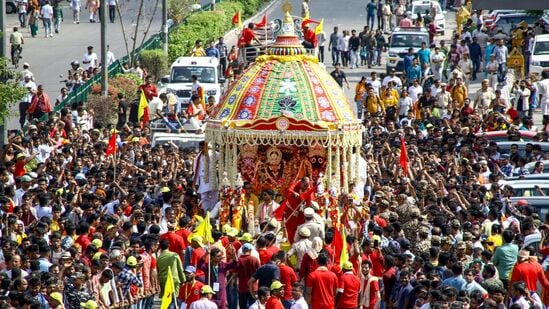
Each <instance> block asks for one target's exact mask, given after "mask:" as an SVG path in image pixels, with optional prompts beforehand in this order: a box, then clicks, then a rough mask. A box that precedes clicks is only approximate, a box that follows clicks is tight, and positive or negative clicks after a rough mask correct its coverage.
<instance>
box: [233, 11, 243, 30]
mask: <svg viewBox="0 0 549 309" xmlns="http://www.w3.org/2000/svg"><path fill="white" fill-rule="evenodd" d="M232 21H233V25H238V28H242V20H241V19H240V11H238V12H236V14H234V16H233V20H232Z"/></svg>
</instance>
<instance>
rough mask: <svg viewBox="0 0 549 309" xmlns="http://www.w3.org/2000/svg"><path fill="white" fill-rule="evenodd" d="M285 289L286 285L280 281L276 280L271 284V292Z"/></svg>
mask: <svg viewBox="0 0 549 309" xmlns="http://www.w3.org/2000/svg"><path fill="white" fill-rule="evenodd" d="M283 287H284V284H282V283H281V282H280V281H278V280H275V281H273V283H271V291H274V290H280V289H281V288H283Z"/></svg>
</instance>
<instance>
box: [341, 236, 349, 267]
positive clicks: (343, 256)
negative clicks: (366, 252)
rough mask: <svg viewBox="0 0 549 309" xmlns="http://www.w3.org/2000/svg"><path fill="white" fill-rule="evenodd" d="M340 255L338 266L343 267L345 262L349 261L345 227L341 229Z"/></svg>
mask: <svg viewBox="0 0 549 309" xmlns="http://www.w3.org/2000/svg"><path fill="white" fill-rule="evenodd" d="M341 240H342V242H343V244H342V245H341V255H340V256H339V266H343V264H345V262H347V261H349V251H348V250H347V236H346V235H345V227H343V226H342V227H341Z"/></svg>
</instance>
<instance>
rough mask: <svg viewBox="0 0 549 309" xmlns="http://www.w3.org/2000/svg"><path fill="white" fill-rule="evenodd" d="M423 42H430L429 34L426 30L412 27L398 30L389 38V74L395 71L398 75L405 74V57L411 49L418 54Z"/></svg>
mask: <svg viewBox="0 0 549 309" xmlns="http://www.w3.org/2000/svg"><path fill="white" fill-rule="evenodd" d="M422 42H429V33H428V32H427V30H425V28H421V27H410V28H398V27H397V28H396V29H395V31H393V33H392V34H391V36H390V37H389V51H388V56H387V74H389V72H390V71H391V70H392V69H394V70H395V71H396V73H397V74H402V73H404V56H405V55H406V54H407V53H408V49H409V48H413V49H414V53H417V51H418V50H420V49H421V43H422Z"/></svg>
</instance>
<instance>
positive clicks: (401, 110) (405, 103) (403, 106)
mask: <svg viewBox="0 0 549 309" xmlns="http://www.w3.org/2000/svg"><path fill="white" fill-rule="evenodd" d="M410 107H412V98H410V97H409V96H407V97H405V98H404V97H402V98H400V99H399V100H398V114H399V115H401V116H402V115H406V114H408V111H409V110H410Z"/></svg>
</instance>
